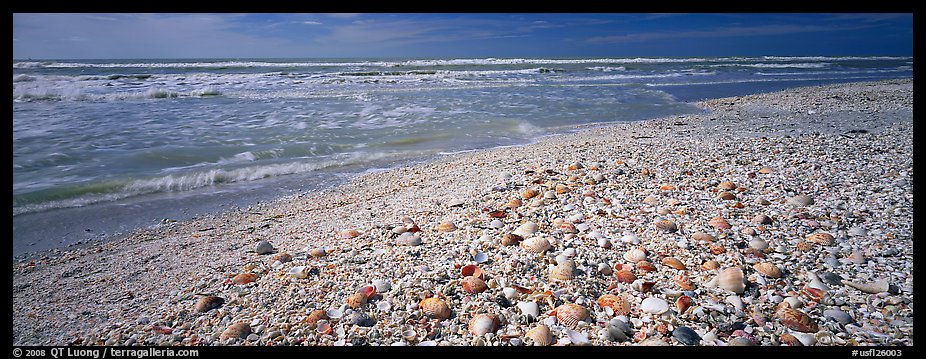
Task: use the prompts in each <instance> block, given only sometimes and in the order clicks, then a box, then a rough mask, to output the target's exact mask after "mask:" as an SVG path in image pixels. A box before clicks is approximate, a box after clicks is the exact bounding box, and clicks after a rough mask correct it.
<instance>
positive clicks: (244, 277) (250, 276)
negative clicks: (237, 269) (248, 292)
mask: <svg viewBox="0 0 926 359" xmlns="http://www.w3.org/2000/svg"><path fill="white" fill-rule="evenodd" d="M255 280H257V274H254V273H241V274H238V275H236V276H235V277H234V278H232V282H234V283H235V284H248V283H251V282H253V281H255Z"/></svg>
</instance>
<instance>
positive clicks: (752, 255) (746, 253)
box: [741, 248, 765, 258]
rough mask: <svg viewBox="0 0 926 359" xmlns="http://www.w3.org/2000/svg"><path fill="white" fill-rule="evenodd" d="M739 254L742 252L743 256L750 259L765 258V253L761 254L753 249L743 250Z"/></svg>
mask: <svg viewBox="0 0 926 359" xmlns="http://www.w3.org/2000/svg"><path fill="white" fill-rule="evenodd" d="M741 252H743V255H744V256H747V257H750V258H765V253H762V251H760V250H758V249H755V248H745V249H743V250H741Z"/></svg>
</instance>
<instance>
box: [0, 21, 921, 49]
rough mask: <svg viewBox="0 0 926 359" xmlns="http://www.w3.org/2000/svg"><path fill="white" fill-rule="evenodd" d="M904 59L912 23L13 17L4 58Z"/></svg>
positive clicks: (909, 40) (908, 46)
mask: <svg viewBox="0 0 926 359" xmlns="http://www.w3.org/2000/svg"><path fill="white" fill-rule="evenodd" d="M761 55H788V56H813V55H861V56H864V55H894V56H912V55H913V15H912V14H910V13H907V14H891V13H876V14H862V13H838V14H794V13H783V14H741V13H737V14H700V13H699V14H682V13H669V14H642V13H634V14H594V13H575V14H572V13H570V14H550V13H531V14H510V13H506V14H487V13H475V14H473V13H467V14H448V13H437V14H423V13H412V14H409V13H403V14H388V13H372V14H350V13H336V14H312V13H306V14H295V13H286V14H265V13H259V14H227V13H222V14H206V13H196V14H165V13H154V14H150V13H149V14H115V13H104V14H89V13H80V14H62V13H55V14H42V13H18V14H13V58H14V59H140V58H148V59H153V58H158V59H162V58H163V59H169V58H345V57H417V58H421V57H455V58H461V57H462V58H481V57H589V56H679V57H685V56H761Z"/></svg>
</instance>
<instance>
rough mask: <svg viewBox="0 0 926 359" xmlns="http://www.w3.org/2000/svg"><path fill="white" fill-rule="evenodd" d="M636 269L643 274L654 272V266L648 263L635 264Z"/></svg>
mask: <svg viewBox="0 0 926 359" xmlns="http://www.w3.org/2000/svg"><path fill="white" fill-rule="evenodd" d="M637 269H639V270H641V271H645V272H652V271H655V270H656V266H654V265H653V264H652V263H650V262H648V261H639V262H637Z"/></svg>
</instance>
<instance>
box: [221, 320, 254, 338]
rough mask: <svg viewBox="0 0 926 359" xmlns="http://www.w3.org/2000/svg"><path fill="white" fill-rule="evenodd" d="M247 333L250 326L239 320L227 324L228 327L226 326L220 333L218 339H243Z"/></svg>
mask: <svg viewBox="0 0 926 359" xmlns="http://www.w3.org/2000/svg"><path fill="white" fill-rule="evenodd" d="M249 334H251V326H250V325H248V323H243V322H239V323H235V324H232V325H229V326H228V328H226V329H225V331H223V332H222V334H221V335H219V339H221V340H228V339H231V338H236V339H243V338H246V337H247V336H248V335H249Z"/></svg>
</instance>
